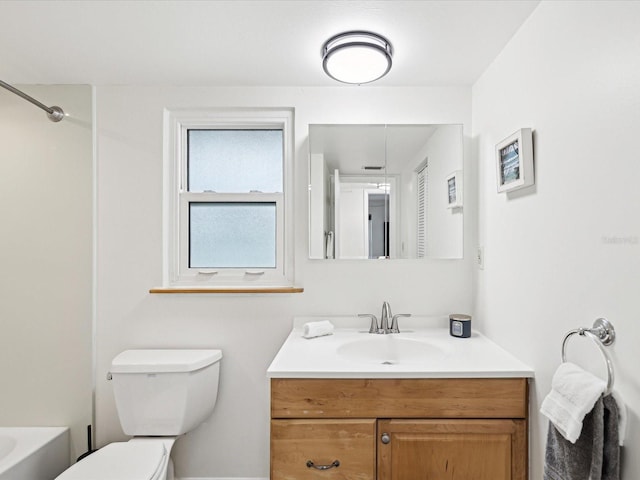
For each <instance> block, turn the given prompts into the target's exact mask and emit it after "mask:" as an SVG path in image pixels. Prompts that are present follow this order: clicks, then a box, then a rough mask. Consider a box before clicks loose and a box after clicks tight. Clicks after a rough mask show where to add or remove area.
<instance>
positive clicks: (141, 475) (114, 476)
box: [56, 442, 168, 480]
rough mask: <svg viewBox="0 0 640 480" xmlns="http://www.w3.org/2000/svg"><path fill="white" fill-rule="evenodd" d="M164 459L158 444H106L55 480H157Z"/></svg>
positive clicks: (164, 453) (165, 454)
mask: <svg viewBox="0 0 640 480" xmlns="http://www.w3.org/2000/svg"><path fill="white" fill-rule="evenodd" d="M167 457H168V453H167V449H166V448H165V447H164V445H163V444H162V443H160V442H140V443H136V442H116V443H110V444H109V445H107V446H105V447H103V448H101V449H100V450H98V451H96V452H94V453H92V454H91V455H89V456H88V457H85V458H84V459H82V460H81V461H79V462H78V463H76V464H75V465H73V466H72V467H71V468H69V469H68V470H66V471H65V472H63V473H62V475H60V476H59V477H57V478H56V480H159V478H160V477H159V475H161V474H162V472H163V467H164V465H165V463H166V462H167Z"/></svg>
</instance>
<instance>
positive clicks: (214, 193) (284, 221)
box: [164, 109, 293, 287]
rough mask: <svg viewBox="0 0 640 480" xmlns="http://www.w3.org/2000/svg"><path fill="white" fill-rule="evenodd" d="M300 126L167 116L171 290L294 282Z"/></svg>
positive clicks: (224, 113)
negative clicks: (297, 132) (295, 160)
mask: <svg viewBox="0 0 640 480" xmlns="http://www.w3.org/2000/svg"><path fill="white" fill-rule="evenodd" d="M292 120H293V112H292V111H291V110H248V109H245V110H207V111H195V112H194V111H181V110H172V111H167V112H166V115H165V136H166V137H167V140H168V142H167V143H166V145H167V151H166V152H165V271H164V276H165V280H164V283H165V286H168V287H173V286H175V287H181V286H205V287H207V286H211V287H222V286H231V287H242V286H248V287H254V286H284V285H290V284H292V283H293V277H292V272H293V248H292V238H293V228H292V218H293V215H292V213H293V208H292V202H291V196H292V193H293V188H292V178H293V176H292V157H293V147H292V145H293V135H292Z"/></svg>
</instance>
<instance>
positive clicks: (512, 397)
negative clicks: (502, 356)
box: [271, 378, 528, 480]
mask: <svg viewBox="0 0 640 480" xmlns="http://www.w3.org/2000/svg"><path fill="white" fill-rule="evenodd" d="M527 414H528V384H527V379H526V378H482V379H480V378H460V379H437V378H430V379H411V378H408V379H326V378H323V379H320V378H319V379H301V378H272V379H271V480H289V479H295V480H305V479H312V480H315V479H330V480H337V479H340V480H365V479H366V480H375V479H377V480H409V479H418V478H423V479H437V480H471V479H473V480H526V479H527V448H528V447H527V422H528V418H527ZM309 461H310V462H313V464H312V465H309V466H308V465H307V463H308V462H309ZM336 461H337V462H336ZM335 463H339V465H336V464H335ZM317 467H319V468H320V469H318V468H317ZM323 467H325V468H323Z"/></svg>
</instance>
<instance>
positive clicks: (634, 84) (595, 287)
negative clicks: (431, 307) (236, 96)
mask: <svg viewBox="0 0 640 480" xmlns="http://www.w3.org/2000/svg"><path fill="white" fill-rule="evenodd" d="M639 19H640V3H639V2H563V1H554V2H542V3H541V4H540V6H539V7H538V8H537V9H536V10H535V11H534V12H533V14H532V15H531V17H530V18H529V19H528V20H527V21H526V23H525V24H524V25H523V27H522V28H521V29H520V30H519V31H518V32H517V34H516V35H515V36H514V37H513V39H512V40H511V41H510V43H509V44H508V45H507V47H506V48H505V49H504V50H503V52H502V53H501V54H500V55H499V56H498V57H497V59H496V60H495V61H494V62H493V64H492V65H491V66H490V68H489V69H488V70H487V71H486V72H485V73H484V74H483V76H482V77H481V78H480V79H479V80H478V82H477V83H476V84H475V85H474V87H473V95H472V97H473V106H472V112H473V142H474V146H475V149H476V153H477V160H478V169H479V182H480V183H479V198H478V201H479V226H480V228H479V240H480V243H481V244H483V245H484V248H485V268H484V270H480V271H478V272H477V274H476V282H477V288H476V303H477V305H476V308H475V317H476V320H477V322H476V325H477V326H479V327H481V328H482V329H483V330H484V332H485V333H486V334H488V335H489V336H490V337H491V338H492V339H494V340H495V341H497V342H498V343H500V344H502V345H503V346H504V347H506V348H507V349H509V350H511V351H512V352H514V353H516V354H517V355H518V356H519V357H520V358H521V359H522V360H523V361H525V362H527V363H528V364H529V365H531V366H532V367H533V368H534V369H535V372H536V379H535V383H534V386H533V389H532V391H531V402H532V406H531V411H532V415H533V416H532V432H533V435H532V457H531V470H532V474H531V477H530V478H532V479H538V478H542V466H543V448H544V443H545V439H546V431H547V424H546V421H545V420H544V418H543V417H542V416H541V415H539V414H538V409H539V407H540V403H541V401H542V399H543V398H544V396H545V395H546V394H547V392H548V391H549V388H550V380H551V376H552V374H553V372H554V371H555V369H556V368H557V366H558V364H559V360H560V346H561V342H562V339H563V338H564V335H565V333H566V332H567V331H569V330H571V329H573V328H576V327H579V326H590V325H591V324H592V323H593V321H594V319H595V318H596V317H599V316H605V317H608V318H609V320H610V321H611V322H612V323H613V324H614V326H615V327H616V329H617V333H618V338H617V340H616V343H615V345H613V346H612V347H609V351H610V353H611V355H612V357H613V363H614V368H615V372H616V375H617V377H616V388H617V389H618V390H619V391H620V392H621V394H622V396H623V397H624V398H625V399H626V403H627V407H628V408H629V414H630V415H629V417H630V418H629V428H628V433H627V438H626V443H625V445H626V447H625V452H626V455H624V472H623V478H625V479H629V480H630V479H633V478H637V477H638V472H640V458H639V457H638V455H637V452H638V451H640V421H639V420H640V418H639V417H640V376H639V375H638V371H637V364H638V338H640V321H639V319H638V303H637V298H638V287H639V286H640V193H638V181H639V179H640V161H639V158H638V149H637V145H636V139H637V137H638V132H640V88H639V87H638V86H639V85H640V54H639V52H640V29H638V20H639ZM521 127H531V128H533V130H534V151H535V154H534V156H535V173H536V184H535V186H534V187H531V188H528V189H526V190H523V191H521V192H520V193H515V192H514V193H513V194H511V195H504V194H497V193H496V179H495V165H494V147H495V144H496V143H498V142H499V141H500V140H502V139H503V138H505V137H507V136H508V135H509V134H511V133H513V132H514V131H515V130H517V129H518V128H521ZM571 342H572V343H581V342H587V343H588V342H589V341H588V340H586V339H582V338H578V339H574V340H572V341H571ZM582 347H583V348H584V349H586V348H590V350H588V352H589V354H590V356H592V357H593V358H594V359H596V360H597V359H598V357H599V354H598V353H597V351H596V350H595V346H593V347H591V346H589V345H584V346H582ZM586 356H587V351H584V352H583V353H581V354H580V355H576V356H574V357H573V358H571V359H572V360H573V361H575V362H576V363H582V362H583V361H586V358H585V357H586Z"/></svg>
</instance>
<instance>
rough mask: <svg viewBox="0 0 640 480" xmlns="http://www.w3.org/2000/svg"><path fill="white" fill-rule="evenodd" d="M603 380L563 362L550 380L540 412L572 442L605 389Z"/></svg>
mask: <svg viewBox="0 0 640 480" xmlns="http://www.w3.org/2000/svg"><path fill="white" fill-rule="evenodd" d="M606 387H607V385H606V383H605V381H604V380H602V379H600V378H598V377H596V376H595V375H593V374H591V373H589V372H587V371H585V370H583V369H582V368H580V367H579V366H577V365H575V364H573V363H571V362H564V363H562V364H561V365H560V366H559V367H558V370H556V373H555V374H554V375H553V379H552V380H551V392H549V394H548V395H547V396H546V397H545V399H544V400H543V402H542V405H541V407H540V412H541V413H542V414H543V415H545V416H546V417H547V418H548V419H549V420H551V422H552V423H553V425H554V426H555V427H556V429H557V430H558V431H559V432H560V433H561V434H562V436H563V437H564V438H566V439H567V440H569V441H570V442H571V443H575V441H576V440H577V439H578V437H580V432H581V430H582V420H583V419H584V417H585V415H586V414H587V413H588V412H589V411H591V409H592V408H593V406H594V404H595V403H596V400H598V398H600V396H601V395H602V394H603V393H604V392H605V390H606Z"/></svg>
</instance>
